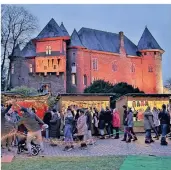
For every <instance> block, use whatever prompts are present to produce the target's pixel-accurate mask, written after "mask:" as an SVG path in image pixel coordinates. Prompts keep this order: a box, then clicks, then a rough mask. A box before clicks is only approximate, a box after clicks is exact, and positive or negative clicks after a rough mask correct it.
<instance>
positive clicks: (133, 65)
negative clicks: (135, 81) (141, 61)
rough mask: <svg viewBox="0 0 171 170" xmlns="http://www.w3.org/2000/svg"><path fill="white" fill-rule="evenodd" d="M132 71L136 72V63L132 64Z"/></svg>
mask: <svg viewBox="0 0 171 170" xmlns="http://www.w3.org/2000/svg"><path fill="white" fill-rule="evenodd" d="M131 72H132V73H135V64H132V65H131Z"/></svg>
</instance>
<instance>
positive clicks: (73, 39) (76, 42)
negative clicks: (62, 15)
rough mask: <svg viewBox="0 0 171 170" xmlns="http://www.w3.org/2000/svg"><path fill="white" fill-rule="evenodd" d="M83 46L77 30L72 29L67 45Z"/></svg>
mask: <svg viewBox="0 0 171 170" xmlns="http://www.w3.org/2000/svg"><path fill="white" fill-rule="evenodd" d="M73 46H75V47H84V45H83V44H82V42H81V40H80V37H79V35H78V33H77V31H76V30H75V29H74V31H73V33H72V35H71V41H70V44H69V47H73Z"/></svg>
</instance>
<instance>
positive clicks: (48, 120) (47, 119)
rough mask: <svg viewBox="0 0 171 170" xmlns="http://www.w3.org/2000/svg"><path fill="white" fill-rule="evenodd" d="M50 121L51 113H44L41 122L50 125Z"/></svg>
mask: <svg viewBox="0 0 171 170" xmlns="http://www.w3.org/2000/svg"><path fill="white" fill-rule="evenodd" d="M51 119H52V114H51V112H46V113H45V115H44V117H43V122H44V123H45V124H47V125H50V120H51Z"/></svg>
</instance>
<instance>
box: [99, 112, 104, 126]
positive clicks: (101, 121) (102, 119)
mask: <svg viewBox="0 0 171 170" xmlns="http://www.w3.org/2000/svg"><path fill="white" fill-rule="evenodd" d="M104 128H105V111H101V112H100V116H99V129H104Z"/></svg>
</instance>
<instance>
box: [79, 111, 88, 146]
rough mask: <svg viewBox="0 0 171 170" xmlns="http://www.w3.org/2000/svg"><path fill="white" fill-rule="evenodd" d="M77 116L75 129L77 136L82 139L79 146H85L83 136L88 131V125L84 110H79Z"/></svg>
mask: <svg viewBox="0 0 171 170" xmlns="http://www.w3.org/2000/svg"><path fill="white" fill-rule="evenodd" d="M79 115H80V116H79V118H78V120H77V130H78V138H79V139H80V140H81V141H83V142H82V143H81V147H87V144H86V142H85V137H86V135H87V133H88V127H87V118H86V116H85V114H84V110H82V109H81V110H80V114H79Z"/></svg>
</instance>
